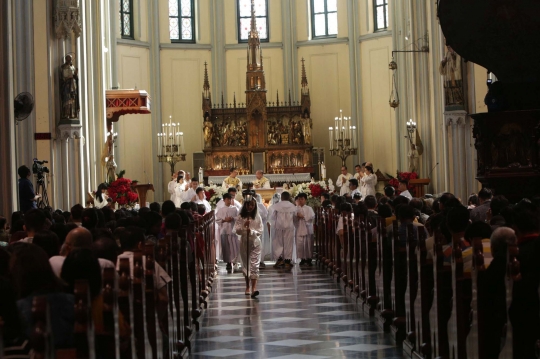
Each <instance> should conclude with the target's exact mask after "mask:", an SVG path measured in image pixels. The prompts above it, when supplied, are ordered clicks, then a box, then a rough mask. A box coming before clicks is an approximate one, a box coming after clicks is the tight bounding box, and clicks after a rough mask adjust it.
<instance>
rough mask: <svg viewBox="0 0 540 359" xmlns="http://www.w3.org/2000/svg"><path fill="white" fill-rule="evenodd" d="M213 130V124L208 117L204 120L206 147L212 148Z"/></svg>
mask: <svg viewBox="0 0 540 359" xmlns="http://www.w3.org/2000/svg"><path fill="white" fill-rule="evenodd" d="M212 128H213V125H212V122H211V121H210V119H209V118H208V117H205V118H204V127H203V132H204V147H210V146H212Z"/></svg>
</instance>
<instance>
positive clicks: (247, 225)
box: [234, 190, 264, 299]
mask: <svg viewBox="0 0 540 359" xmlns="http://www.w3.org/2000/svg"><path fill="white" fill-rule="evenodd" d="M242 195H243V196H244V205H243V206H242V210H241V211H240V215H239V216H238V218H237V219H236V223H235V225H234V229H235V232H236V234H237V235H239V236H240V259H241V260H242V272H243V273H244V278H245V280H246V291H245V294H246V295H251V298H253V299H255V298H256V297H257V296H258V295H259V291H258V290H257V280H258V279H259V264H260V263H261V234H262V232H263V230H264V228H263V224H262V220H261V216H260V215H259V213H257V212H258V210H257V201H256V200H255V197H254V196H255V192H254V191H250V190H245V191H244V192H242ZM250 284H251V290H250Z"/></svg>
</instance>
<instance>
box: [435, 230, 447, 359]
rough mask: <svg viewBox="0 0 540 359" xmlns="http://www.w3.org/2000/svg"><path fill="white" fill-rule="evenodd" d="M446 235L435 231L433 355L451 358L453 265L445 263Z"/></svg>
mask: <svg viewBox="0 0 540 359" xmlns="http://www.w3.org/2000/svg"><path fill="white" fill-rule="evenodd" d="M444 242H445V238H444V236H443V235H442V234H441V233H440V231H435V241H434V245H433V251H434V254H433V281H434V284H433V287H434V291H433V305H432V308H431V311H430V323H431V328H430V329H431V333H432V334H431V337H432V357H434V358H436V357H441V358H449V357H450V351H449V347H448V320H449V319H450V313H451V311H452V267H451V266H449V265H444V254H443V243H444Z"/></svg>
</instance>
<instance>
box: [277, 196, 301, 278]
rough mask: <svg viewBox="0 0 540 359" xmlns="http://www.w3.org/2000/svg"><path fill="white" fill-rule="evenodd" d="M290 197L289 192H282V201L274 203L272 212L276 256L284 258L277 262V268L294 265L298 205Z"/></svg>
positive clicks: (288, 267)
mask: <svg viewBox="0 0 540 359" xmlns="http://www.w3.org/2000/svg"><path fill="white" fill-rule="evenodd" d="M290 198H291V194H290V193H289V192H283V193H281V202H279V203H277V204H275V205H274V209H273V213H272V218H271V222H272V223H271V225H272V226H273V227H274V228H275V236H274V238H272V245H273V251H274V258H280V257H282V258H283V261H279V260H278V261H277V262H276V264H275V265H274V267H275V268H280V267H285V269H291V267H292V264H291V260H292V256H293V246H294V216H295V215H296V206H295V205H294V204H292V203H291V202H290Z"/></svg>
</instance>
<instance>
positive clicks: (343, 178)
mask: <svg viewBox="0 0 540 359" xmlns="http://www.w3.org/2000/svg"><path fill="white" fill-rule="evenodd" d="M351 178H353V177H352V174H350V173H348V172H347V166H343V167H341V174H340V175H339V176H338V178H337V181H336V186H338V187H341V189H340V191H339V195H340V196H345V195H346V194H347V193H349V192H350V190H349V180H350V179H351Z"/></svg>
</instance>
